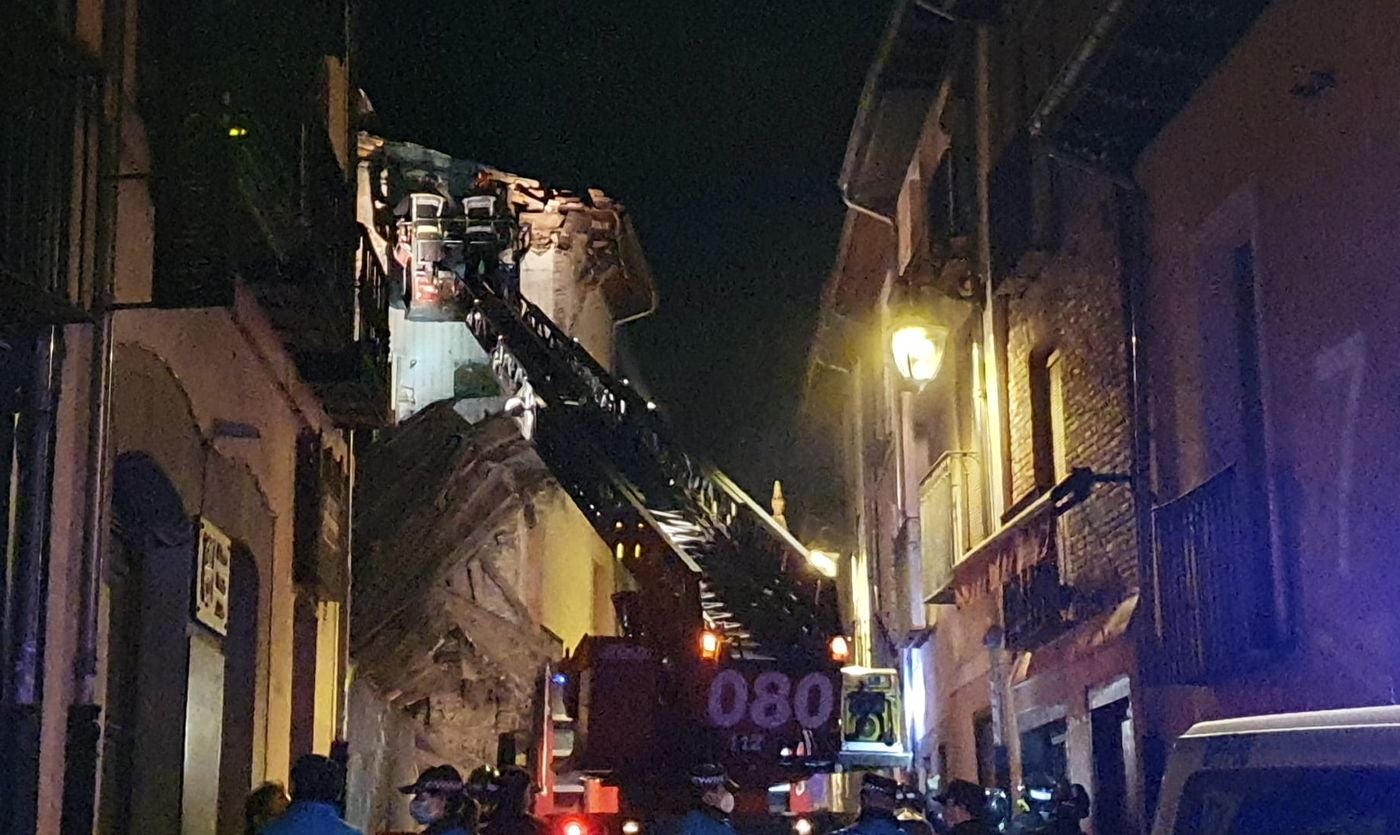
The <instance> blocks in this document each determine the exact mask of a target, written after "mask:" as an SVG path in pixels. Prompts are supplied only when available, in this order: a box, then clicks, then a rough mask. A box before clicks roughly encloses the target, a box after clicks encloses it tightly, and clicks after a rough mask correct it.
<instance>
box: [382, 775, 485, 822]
mask: <svg viewBox="0 0 1400 835" xmlns="http://www.w3.org/2000/svg"><path fill="white" fill-rule="evenodd" d="M399 791H400V792H402V793H403V794H407V795H411V796H412V797H413V799H412V800H411V801H409V804H408V813H409V814H410V815H412V816H413V820H414V821H416V822H417V823H419V824H420V825H422V826H425V827H427V828H426V829H424V830H423V832H424V833H425V835H473V833H475V832H476V803H475V802H474V801H473V800H472V799H471V798H470V797H468V796H467V786H466V783H465V782H463V781H462V774H461V772H459V771H458V770H457V769H455V768H453V767H452V766H450V765H435V766H433V767H432V768H429V769H426V770H424V771H423V773H422V774H419V775H418V779H417V780H414V781H413V782H412V783H410V784H409V785H407V786H402V787H400V788H399Z"/></svg>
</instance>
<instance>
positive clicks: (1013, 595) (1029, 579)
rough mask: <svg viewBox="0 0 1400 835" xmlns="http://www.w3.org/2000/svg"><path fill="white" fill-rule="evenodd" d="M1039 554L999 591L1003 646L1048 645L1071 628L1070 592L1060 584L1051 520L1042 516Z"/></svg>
mask: <svg viewBox="0 0 1400 835" xmlns="http://www.w3.org/2000/svg"><path fill="white" fill-rule="evenodd" d="M1042 521H1043V522H1044V524H1043V525H1040V526H1038V527H1042V528H1043V530H1042V531H1040V539H1041V545H1040V550H1039V553H1038V554H1037V555H1036V557H1035V559H1034V560H1033V561H1032V562H1030V564H1028V565H1024V566H1022V567H1021V568H1020V570H1019V571H1017V572H1016V573H1015V574H1013V575H1012V576H1011V578H1010V579H1009V580H1007V582H1006V585H1005V586H1004V587H1003V588H1002V595H1001V612H1002V623H1003V624H1004V625H1005V629H1006V645H1007V646H1009V647H1014V648H1028V647H1035V646H1040V645H1042V644H1045V643H1048V642H1049V641H1050V640H1052V639H1053V638H1054V637H1055V636H1056V635H1059V634H1060V633H1061V632H1063V631H1064V630H1065V629H1066V628H1068V627H1069V626H1070V623H1071V621H1070V617H1069V613H1070V606H1071V604H1072V602H1073V599H1074V594H1073V590H1072V589H1071V588H1070V587H1069V586H1067V585H1065V584H1064V583H1063V582H1062V581H1061V574H1060V560H1059V541H1058V539H1059V538H1058V536H1057V533H1056V526H1055V520H1054V517H1042Z"/></svg>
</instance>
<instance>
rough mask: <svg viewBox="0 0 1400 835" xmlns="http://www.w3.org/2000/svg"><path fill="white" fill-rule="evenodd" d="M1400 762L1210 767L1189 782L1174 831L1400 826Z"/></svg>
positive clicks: (1290, 832) (1241, 834)
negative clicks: (1385, 765) (1389, 765)
mask: <svg viewBox="0 0 1400 835" xmlns="http://www.w3.org/2000/svg"><path fill="white" fill-rule="evenodd" d="M1397 781H1400V770H1396V769H1381V768H1364V769H1363V768H1356V769H1346V768H1256V769H1240V770H1231V771H1202V772H1199V773H1197V774H1195V775H1194V776H1193V777H1191V779H1190V780H1189V781H1187V783H1186V787H1185V789H1184V790H1183V791H1182V794H1181V802H1180V804H1179V806H1178V808H1177V815H1176V821H1175V826H1174V827H1173V829H1172V831H1173V832H1176V833H1180V834H1181V835H1185V833H1192V835H1195V834H1196V833H1203V832H1209V833H1217V835H1234V834H1235V833H1238V835H1245V833H1250V835H1252V834H1253V833H1259V832H1268V833H1271V835H1294V833H1296V835H1305V834H1306V835H1312V833H1322V832H1325V833H1329V835H1333V834H1334V833H1335V835H1352V834H1353V833H1354V834H1355V835H1362V833H1365V834H1366V835H1370V833H1379V832H1385V833H1390V832H1400V793H1397V792H1396V791H1395V785H1396V783H1397Z"/></svg>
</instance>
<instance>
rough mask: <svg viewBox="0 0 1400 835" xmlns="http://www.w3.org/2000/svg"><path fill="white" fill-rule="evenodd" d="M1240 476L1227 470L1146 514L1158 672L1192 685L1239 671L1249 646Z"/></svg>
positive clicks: (1247, 572) (1248, 573)
mask: <svg viewBox="0 0 1400 835" xmlns="http://www.w3.org/2000/svg"><path fill="white" fill-rule="evenodd" d="M1239 487H1240V485H1239V477H1238V475H1237V473H1236V470H1235V468H1234V467H1228V468H1226V469H1225V470H1223V471H1221V472H1220V473H1218V474H1216V475H1215V476H1213V477H1212V478H1211V479H1210V480H1208V481H1206V482H1205V483H1204V484H1202V485H1200V486H1199V487H1197V488H1196V489H1194V490H1192V491H1191V492H1189V493H1187V494H1185V495H1184V496H1181V497H1180V498H1178V499H1176V500H1174V501H1172V502H1169V503H1167V504H1165V505H1162V506H1160V507H1157V508H1156V509H1154V510H1153V512H1152V533H1153V556H1154V560H1153V563H1154V565H1153V571H1154V574H1155V577H1154V578H1153V579H1154V580H1155V583H1154V587H1155V590H1156V605H1155V607H1154V612H1153V615H1154V625H1155V627H1156V634H1157V639H1158V641H1159V642H1160V645H1161V646H1160V649H1161V651H1160V652H1159V653H1157V656H1158V663H1159V664H1160V665H1161V667H1160V669H1159V670H1158V672H1160V673H1161V674H1163V675H1164V676H1165V677H1166V678H1167V679H1168V680H1171V681H1177V682H1192V681H1200V680H1204V679H1207V678H1210V677H1212V676H1214V675H1218V674H1221V673H1225V672H1227V671H1229V670H1230V669H1232V668H1233V667H1235V666H1237V665H1238V663H1239V661H1240V660H1241V659H1240V658H1239V655H1240V654H1241V653H1242V652H1244V651H1246V649H1247V646H1248V644H1249V641H1250V639H1249V633H1250V628H1249V623H1250V617H1251V614H1250V612H1249V608H1250V606H1251V603H1250V600H1251V599H1252V595H1251V594H1250V593H1247V590H1248V589H1251V588H1253V586H1252V585H1251V584H1255V583H1261V582H1264V583H1265V584H1266V586H1267V578H1266V577H1257V576H1252V575H1253V573H1254V572H1253V570H1252V568H1251V566H1250V563H1251V562H1252V560H1250V559H1249V555H1248V554H1247V553H1246V551H1247V550H1248V549H1247V548H1246V547H1245V546H1246V543H1247V542H1248V540H1249V538H1248V537H1247V536H1246V535H1245V533H1246V532H1245V530H1244V526H1243V524H1242V518H1243V513H1242V503H1241V502H1240V495H1239Z"/></svg>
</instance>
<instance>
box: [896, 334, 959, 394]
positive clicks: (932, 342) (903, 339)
mask: <svg viewBox="0 0 1400 835" xmlns="http://www.w3.org/2000/svg"><path fill="white" fill-rule="evenodd" d="M947 336H948V332H947V330H946V329H944V328H940V327H938V326H936V325H928V324H914V323H906V324H902V325H897V326H896V327H895V328H894V329H893V332H892V333H891V334H890V353H892V354H893V355H894V367H895V370H897V371H898V372H899V376H901V377H903V378H904V379H905V380H907V381H909V382H911V383H914V384H916V385H923V384H924V383H927V382H928V381H930V380H932V379H933V378H934V377H936V376H938V366H939V365H940V364H941V363H942V362H943V341H944V340H945V339H946V338H947Z"/></svg>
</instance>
